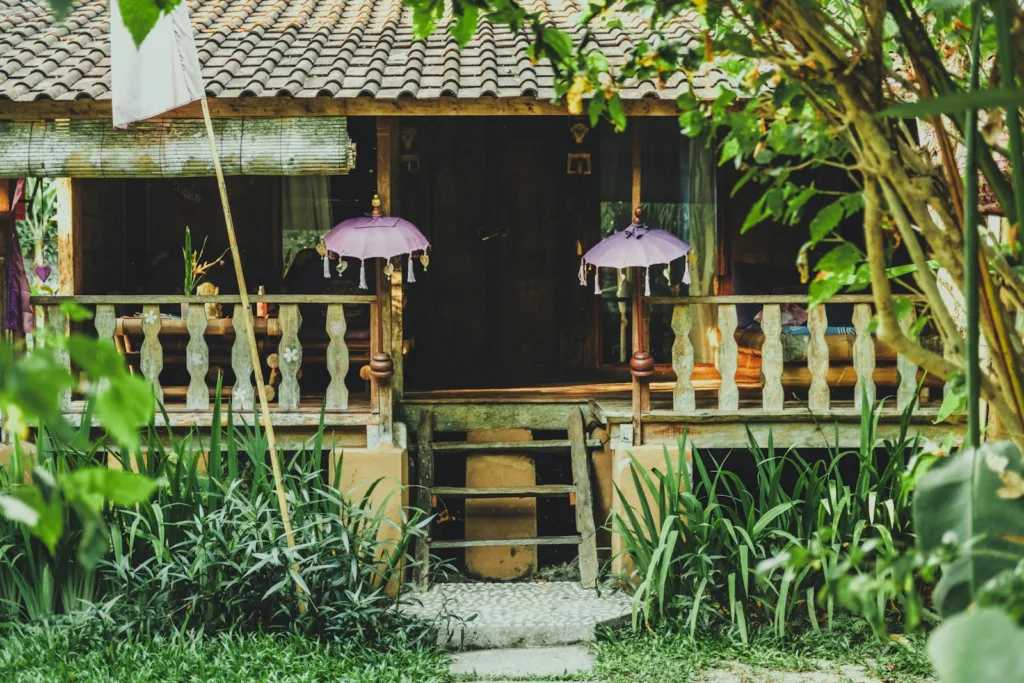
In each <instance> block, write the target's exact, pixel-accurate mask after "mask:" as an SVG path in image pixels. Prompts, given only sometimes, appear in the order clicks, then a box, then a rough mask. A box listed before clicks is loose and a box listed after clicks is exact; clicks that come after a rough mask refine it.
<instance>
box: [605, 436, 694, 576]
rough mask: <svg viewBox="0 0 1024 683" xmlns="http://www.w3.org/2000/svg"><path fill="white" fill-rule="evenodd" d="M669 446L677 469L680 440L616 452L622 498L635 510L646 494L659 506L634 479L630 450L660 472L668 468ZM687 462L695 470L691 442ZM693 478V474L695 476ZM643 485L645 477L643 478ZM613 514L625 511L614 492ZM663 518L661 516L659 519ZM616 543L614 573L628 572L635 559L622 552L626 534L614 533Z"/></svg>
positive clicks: (615, 474)
mask: <svg viewBox="0 0 1024 683" xmlns="http://www.w3.org/2000/svg"><path fill="white" fill-rule="evenodd" d="M666 449H667V450H668V457H669V458H670V459H671V461H672V467H673V469H675V468H676V467H677V465H678V463H679V445H678V443H675V442H673V443H665V444H645V445H643V446H627V447H621V448H616V449H615V451H614V456H613V464H612V470H613V471H612V478H613V481H614V483H615V485H616V486H618V488H619V490H620V491H621V492H622V498H624V499H625V504H628V505H629V506H630V507H632V508H633V509H634V510H640V496H641V495H643V496H645V497H646V498H647V502H648V503H649V504H650V505H651V507H652V508H654V507H655V504H654V500H653V495H652V494H651V493H650V492H648V491H646V490H639V491H638V490H637V487H636V485H635V484H634V482H633V476H632V475H631V474H630V463H631V462H632V461H631V460H630V454H632V456H633V457H634V458H635V459H636V460H637V462H638V463H639V464H640V466H641V467H644V468H645V469H646V470H647V471H648V472H653V471H654V470H658V471H660V472H664V471H665V450H666ZM684 457H685V462H686V466H687V468H688V469H689V472H690V473H691V475H692V472H693V451H692V449H691V448H690V445H689V443H687V444H686V452H685V453H684ZM691 481H692V476H691ZM640 483H641V485H643V479H642V478H641V480H640ZM612 514H613V515H624V514H625V508H624V507H623V500H622V499H621V498H620V497H619V495H618V494H615V495H614V498H613V501H612ZM658 521H659V522H660V520H658ZM611 545H612V551H611V552H612V573H613V574H620V575H627V574H628V573H629V572H630V571H631V570H632V567H631V563H630V561H629V558H628V557H626V556H624V555H623V554H622V538H621V536H619V535H618V534H612V539H611Z"/></svg>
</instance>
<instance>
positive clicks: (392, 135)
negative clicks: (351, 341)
mask: <svg viewBox="0 0 1024 683" xmlns="http://www.w3.org/2000/svg"><path fill="white" fill-rule="evenodd" d="M398 155H399V131H398V119H397V118H394V117H387V116H382V117H378V119H377V194H378V196H379V197H380V208H381V213H383V214H384V215H385V216H393V215H397V214H398V212H399V210H398V201H397V197H396V196H395V192H396V189H397V186H398ZM394 265H395V269H394V271H392V273H391V281H390V283H387V282H385V283H384V284H385V287H384V294H385V296H386V299H385V301H386V305H385V309H386V310H385V311H384V315H385V318H384V325H385V334H390V340H389V341H388V344H389V351H390V353H391V360H392V361H394V364H395V374H394V375H392V377H391V388H392V393H393V394H394V399H395V400H396V401H399V400H401V398H402V394H403V391H404V388H405V371H404V364H403V357H402V343H403V340H404V331H403V325H402V304H403V300H402V297H403V293H402V277H403V275H404V271H403V268H404V267H405V263H404V262H402V261H400V260H396V262H395V264H394ZM389 285H390V286H389Z"/></svg>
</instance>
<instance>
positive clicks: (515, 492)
mask: <svg viewBox="0 0 1024 683" xmlns="http://www.w3.org/2000/svg"><path fill="white" fill-rule="evenodd" d="M575 492H576V487H575V486H573V485H571V484H547V485H544V486H491V487H488V488H482V489H471V488H465V487H462V486H435V487H433V488H432V489H430V493H431V494H432V495H435V496H450V497H452V498H543V497H546V496H564V495H566V494H569V493H575Z"/></svg>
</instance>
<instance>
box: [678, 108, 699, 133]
mask: <svg viewBox="0 0 1024 683" xmlns="http://www.w3.org/2000/svg"><path fill="white" fill-rule="evenodd" d="M679 128H680V129H681V131H682V133H683V135H686V136H687V137H691V138H693V137H697V136H698V135H700V134H701V133H702V132H703V131H704V114H703V112H701V111H700V110H699V109H691V110H689V111H687V112H684V113H683V114H681V115H680V116H679Z"/></svg>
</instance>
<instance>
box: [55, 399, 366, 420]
mask: <svg viewBox="0 0 1024 683" xmlns="http://www.w3.org/2000/svg"><path fill="white" fill-rule="evenodd" d="M322 402H323V397H322V396H321V397H315V396H307V397H303V400H302V405H301V406H300V407H299V409H298V410H280V409H278V408H276V407H275V406H274V405H273V404H271V407H270V412H271V414H272V415H273V419H274V425H275V426H278V427H309V428H315V427H317V426H318V425H319V424H320V409H321V405H322ZM164 410H165V411H166V413H167V416H166V419H165V417H164V414H163V413H162V412H160V411H158V412H157V414H156V417H155V419H154V423H155V425H156V426H157V427H186V428H187V427H199V428H204V427H209V426H211V425H212V424H213V409H212V407H211V408H210V409H209V410H189V409H188V408H186V407H185V405H184V404H181V403H169V404H167V405H165V406H164ZM227 411H228V406H227V403H226V402H225V403H224V404H223V406H222V407H221V419H222V420H226V419H227ZM84 412H85V402H84V401H72V403H71V410H70V411H68V413H67V415H68V418H69V420H70V421H71V423H72V424H74V425H76V426H77V425H78V424H79V423H80V421H81V417H82V414H83V413H84ZM256 413H257V414H258V413H259V408H258V407H257V409H256ZM252 417H253V413H252V412H245V413H242V414H241V415H239V418H240V419H242V420H243V421H245V422H247V423H250V424H251V423H252ZM378 423H379V420H378V418H377V414H376V413H375V412H374V411H373V410H372V408H371V407H370V399H369V397H368V396H365V395H356V396H353V397H351V398H350V399H349V407H348V408H347V409H345V410H329V411H326V412H324V424H325V425H326V426H329V427H345V426H364V425H375V424H378ZM93 424H96V425H98V423H97V422H96V420H95V418H94V419H93Z"/></svg>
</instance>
